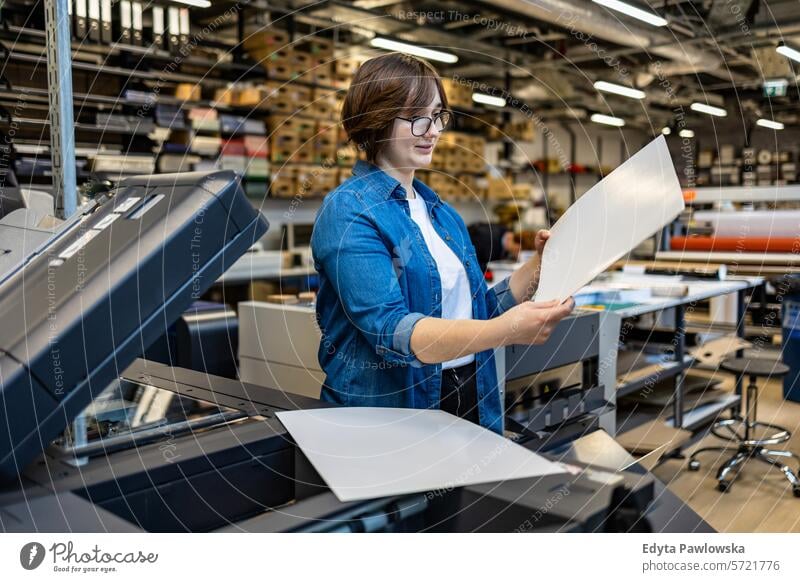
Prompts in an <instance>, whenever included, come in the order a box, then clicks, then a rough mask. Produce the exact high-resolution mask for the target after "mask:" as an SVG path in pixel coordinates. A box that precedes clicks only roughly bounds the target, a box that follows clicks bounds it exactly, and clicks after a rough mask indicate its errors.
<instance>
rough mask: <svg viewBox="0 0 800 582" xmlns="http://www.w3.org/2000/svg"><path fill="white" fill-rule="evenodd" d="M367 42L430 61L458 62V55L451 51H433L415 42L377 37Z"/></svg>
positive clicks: (377, 46)
mask: <svg viewBox="0 0 800 582" xmlns="http://www.w3.org/2000/svg"><path fill="white" fill-rule="evenodd" d="M369 43H370V44H371V45H372V46H374V47H376V48H382V49H386V50H387V51H397V52H400V53H405V54H407V55H414V56H415V57H422V58H423V59H430V60H432V61H439V62H441V63H455V62H458V57H457V56H456V55H454V54H451V53H445V52H442V51H435V50H433V49H427V48H424V47H421V46H417V45H415V44H406V43H404V42H397V41H396V40H390V39H388V38H383V37H380V36H379V37H377V38H373V39H372V40H371V41H369Z"/></svg>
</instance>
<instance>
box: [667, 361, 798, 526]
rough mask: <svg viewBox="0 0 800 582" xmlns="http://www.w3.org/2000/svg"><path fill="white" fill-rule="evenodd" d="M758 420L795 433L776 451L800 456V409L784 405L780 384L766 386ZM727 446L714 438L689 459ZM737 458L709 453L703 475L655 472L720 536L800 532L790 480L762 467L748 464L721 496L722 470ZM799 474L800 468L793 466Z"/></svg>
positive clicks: (729, 384)
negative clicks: (718, 478) (719, 472)
mask: <svg viewBox="0 0 800 582" xmlns="http://www.w3.org/2000/svg"><path fill="white" fill-rule="evenodd" d="M708 377H709V378H712V377H713V378H716V379H723V384H722V387H723V388H724V389H726V390H731V391H732V390H733V380H732V379H730V375H729V374H727V373H724V372H717V373H713V372H709V373H708ZM759 386H760V387H761V389H760V391H759V400H758V414H757V416H758V420H760V421H763V422H768V423H771V424H777V425H780V426H782V427H784V428H787V429H789V430H790V431H792V433H793V434H792V438H791V439H790V440H789V441H788V442H786V443H783V444H781V445H774V446H772V447H771V448H774V449H785V450H791V451H793V452H795V453H798V454H800V403H797V402H792V401H788V400H784V399H783V392H782V390H783V387H782V384H781V382H780V380H778V379H775V380H768V381H764V380H760V381H759ZM725 444H727V443H726V442H725V441H722V440H721V439H718V438H717V437H715V436H713V435H711V434H708V435H707V436H705V437H703V438H702V439H701V440H700V441H698V442H696V443H694V444H692V445H691V446H689V447H687V448H686V456H687V458H688V455H689V454H691V453H692V451H694V450H695V449H697V448H700V447H706V446H723V445H725ZM730 456H731V454H730V453H725V454H723V456H718V453H716V452H711V453H706V454H705V455H702V456H701V457H700V460H701V468H700V470H699V471H696V472H695V471H689V470H687V469H686V460H678V459H675V460H667V461H664V462H662V463H660V464H659V465H658V466H656V467H655V468H654V470H653V474H654V475H655V476H656V477H658V478H659V479H660V480H661V481H662V482H663V483H665V484H666V485H667V487H669V489H670V490H671V491H672V492H673V493H675V494H676V495H677V496H678V497H679V498H680V499H682V500H684V501H685V502H686V503H687V504H688V505H689V507H691V508H692V509H693V510H694V511H695V512H697V513H698V514H699V515H700V516H701V517H702V518H703V519H705V520H706V521H707V522H708V523H709V525H711V527H713V528H714V529H716V530H717V531H720V532H731V533H733V532H798V531H800V498H798V497H795V496H794V495H793V494H792V489H791V486H790V485H789V483H788V481H787V480H786V478H785V477H784V476H783V475H782V474H781V473H780V472H779V471H778V470H776V469H774V468H771V467H769V466H768V465H766V464H764V463H761V462H759V461H748V462H747V463H746V464H745V466H744V468H743V469H742V471H741V472H740V474H739V477H738V478H737V479H736V481H735V483H734V484H733V487H732V488H731V489H730V491H728V492H727V493H721V492H720V491H718V490H717V488H716V485H717V481H716V478H715V477H716V474H717V470H718V468H719V467H720V466H721V465H722V464H723V463H724V462H725V461H726V460H727V459H728V458H729V457H730ZM789 466H790V467H791V469H792V470H793V471H797V464H796V463H794V462H791V461H790V463H789Z"/></svg>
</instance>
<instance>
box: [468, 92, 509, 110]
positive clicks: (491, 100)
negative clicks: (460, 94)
mask: <svg viewBox="0 0 800 582" xmlns="http://www.w3.org/2000/svg"><path fill="white" fill-rule="evenodd" d="M472 100H473V101H474V102H475V103H481V104H483V105H491V106H492V107H505V106H506V100H505V98H504V97H495V96H494V95H487V94H486V93H473V94H472Z"/></svg>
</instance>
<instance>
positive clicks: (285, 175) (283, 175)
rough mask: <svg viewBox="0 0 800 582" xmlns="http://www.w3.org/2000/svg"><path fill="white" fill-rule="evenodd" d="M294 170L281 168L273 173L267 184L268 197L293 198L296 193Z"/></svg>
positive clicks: (289, 167) (287, 167)
mask: <svg viewBox="0 0 800 582" xmlns="http://www.w3.org/2000/svg"><path fill="white" fill-rule="evenodd" d="M296 175H297V172H296V169H295V168H293V167H291V166H282V167H280V168H278V169H277V170H275V171H273V173H272V176H271V178H270V184H269V195H270V196H271V197H272V198H293V197H294V195H295V194H296V193H297V184H296V180H295V178H296Z"/></svg>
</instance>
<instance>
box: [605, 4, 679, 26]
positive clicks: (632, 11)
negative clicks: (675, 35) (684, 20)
mask: <svg viewBox="0 0 800 582" xmlns="http://www.w3.org/2000/svg"><path fill="white" fill-rule="evenodd" d="M593 1H594V2H595V3H596V4H600V5H601V6H605V7H606V8H610V9H611V10H616V11H617V12H622V13H623V14H627V15H628V16H630V17H632V18H635V19H637V20H641V21H642V22H646V23H647V24H652V25H653V26H666V25H667V24H668V23H667V21H666V20H665V19H663V18H661V17H660V16H658V15H657V14H655V13H653V12H648V11H647V10H642V9H641V8H636V6H632V5H630V4H627V3H626V2H620V1H619V0H593Z"/></svg>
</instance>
